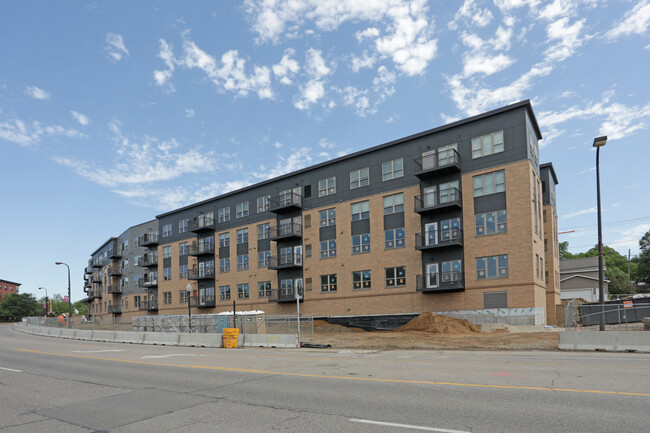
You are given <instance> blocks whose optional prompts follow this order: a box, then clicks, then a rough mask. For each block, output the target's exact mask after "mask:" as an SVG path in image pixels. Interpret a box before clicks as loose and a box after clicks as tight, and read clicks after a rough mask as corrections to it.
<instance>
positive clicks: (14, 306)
mask: <svg viewBox="0 0 650 433" xmlns="http://www.w3.org/2000/svg"><path fill="white" fill-rule="evenodd" d="M42 314H43V306H42V305H40V304H39V303H38V301H37V300H36V299H35V298H34V296H32V295H31V294H30V293H10V294H9V295H7V296H6V297H5V298H4V299H3V300H2V301H0V318H2V319H3V320H18V319H22V318H23V317H29V316H40V315H42Z"/></svg>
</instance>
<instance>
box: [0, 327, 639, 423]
mask: <svg viewBox="0 0 650 433" xmlns="http://www.w3.org/2000/svg"><path fill="white" fill-rule="evenodd" d="M649 404H650V356H649V355H643V354H634V353H619V354H614V353H567V352H495V351H489V352H482V351H471V352H464V351H401V350H400V351H386V352H375V351H351V350H338V351H337V350H336V349H331V350H318V349H293V350H289V349H287V350H283V349H253V348H246V349H206V348H179V347H164V346H146V345H129V344H110V343H96V342H83V341H76V340H61V339H52V338H48V337H39V336H34V335H29V334H23V333H20V332H18V331H15V330H13V329H12V328H11V327H10V326H7V325H4V326H0V414H1V416H0V432H3V433H4V432H39V433H42V432H48V433H49V432H66V433H74V432H104V431H111V432H203V431H205V432H215V431H219V432H252V431H258V432H260V431H261V432H266V431H291V432H347V431H354V432H380V433H382V432H408V431H434V432H517V433H521V432H544V433H549V432H617V433H618V432H634V433H639V432H648V431H650V417H649V412H648V407H649Z"/></svg>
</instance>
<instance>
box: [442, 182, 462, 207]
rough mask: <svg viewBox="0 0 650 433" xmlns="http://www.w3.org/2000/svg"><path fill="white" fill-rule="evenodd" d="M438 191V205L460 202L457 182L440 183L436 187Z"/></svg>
mask: <svg viewBox="0 0 650 433" xmlns="http://www.w3.org/2000/svg"><path fill="white" fill-rule="evenodd" d="M438 188H439V190H440V203H449V202H453V201H457V200H460V195H459V194H460V192H459V191H458V181H457V180H455V181H453V182H447V183H441V184H440V185H438Z"/></svg>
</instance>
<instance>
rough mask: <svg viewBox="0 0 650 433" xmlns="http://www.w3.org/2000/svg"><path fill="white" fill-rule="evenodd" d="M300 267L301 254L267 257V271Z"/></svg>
mask: <svg viewBox="0 0 650 433" xmlns="http://www.w3.org/2000/svg"><path fill="white" fill-rule="evenodd" d="M300 267H302V254H283V255H280V256H271V257H269V269H275V270H277V269H287V268H300Z"/></svg>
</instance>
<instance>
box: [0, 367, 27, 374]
mask: <svg viewBox="0 0 650 433" xmlns="http://www.w3.org/2000/svg"><path fill="white" fill-rule="evenodd" d="M0 370H7V371H13V372H15V373H22V372H23V371H22V370H14V369H13V368H5V367H0Z"/></svg>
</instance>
